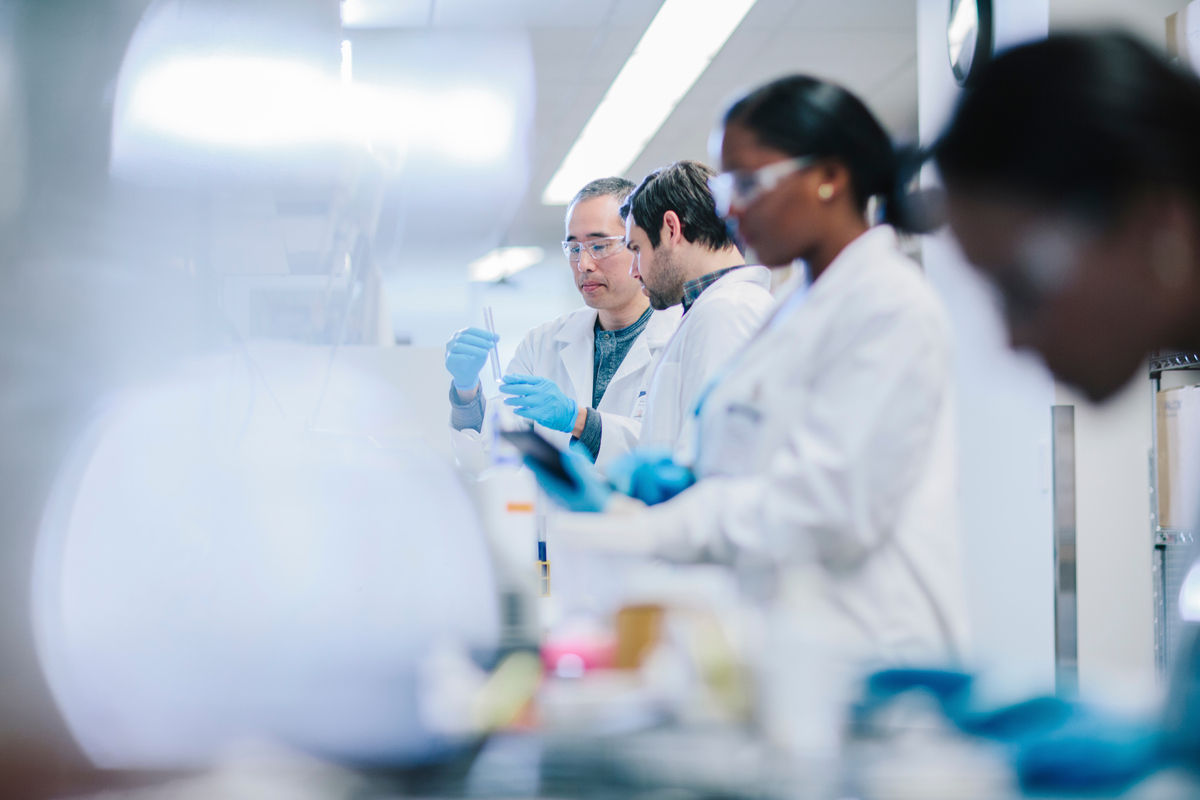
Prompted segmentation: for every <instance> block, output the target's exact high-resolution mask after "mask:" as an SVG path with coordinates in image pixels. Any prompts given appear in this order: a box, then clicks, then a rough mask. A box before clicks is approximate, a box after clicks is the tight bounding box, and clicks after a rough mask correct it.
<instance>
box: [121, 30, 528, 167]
mask: <svg viewBox="0 0 1200 800" xmlns="http://www.w3.org/2000/svg"><path fill="white" fill-rule="evenodd" d="M341 55H342V60H341V72H340V76H339V78H338V79H334V78H332V77H331V76H329V75H327V74H326V73H324V72H322V71H321V70H319V69H317V68H316V67H314V66H311V65H308V64H305V63H303V62H297V61H285V60H278V59H271V58H263V57H252V56H234V55H213V56H192V57H175V58H171V59H168V60H167V61H165V62H164V63H161V64H157V65H155V66H153V67H152V68H150V69H147V70H145V71H142V72H140V73H139V74H137V75H136V76H134V77H133V78H132V84H133V85H132V90H131V93H130V99H129V102H128V108H127V110H126V111H125V112H124V115H125V117H127V122H128V123H129V124H130V125H132V126H134V127H135V128H136V129H139V130H142V131H147V132H151V133H153V134H155V135H158V136H163V137H168V138H171V139H176V140H184V141H192V142H200V143H204V144H208V145H217V146H227V147H242V148H255V147H271V146H277V145H297V144H312V143H317V142H330V143H332V142H345V143H363V144H370V145H372V146H373V147H376V148H380V147H383V148H389V149H390V150H392V151H395V152H396V153H399V154H404V153H415V154H417V155H421V156H429V155H433V156H440V157H441V158H444V159H447V160H449V161H451V162H454V163H462V164H471V165H480V164H489V163H497V162H499V161H501V160H502V159H503V158H504V157H505V155H506V154H507V153H508V150H509V147H510V145H511V143H512V141H513V137H514V135H515V128H516V125H517V112H516V107H515V103H516V101H515V100H514V99H513V98H512V97H511V96H510V94H509V93H506V92H504V91H503V90H502V89H499V88H492V87H488V86H484V85H468V84H462V85H459V86H452V87H446V86H425V85H421V84H416V85H412V86H375V85H363V84H358V83H355V82H353V80H352V76H353V72H352V71H353V50H352V48H351V44H350V42H349V41H344V42H342V47H341ZM481 121H483V122H485V123H486V124H481Z"/></svg>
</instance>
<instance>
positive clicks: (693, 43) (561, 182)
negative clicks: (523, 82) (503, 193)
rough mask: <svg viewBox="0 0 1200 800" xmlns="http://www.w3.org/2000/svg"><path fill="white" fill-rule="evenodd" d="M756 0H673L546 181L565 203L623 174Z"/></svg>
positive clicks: (550, 199)
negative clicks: (599, 180)
mask: <svg viewBox="0 0 1200 800" xmlns="http://www.w3.org/2000/svg"><path fill="white" fill-rule="evenodd" d="M754 2H755V0H666V2H664V3H663V4H662V8H660V9H659V10H658V14H656V15H655V17H654V19H653V20H652V21H651V22H650V26H649V27H648V28H646V32H645V33H644V34H642V38H641V41H639V42H638V44H637V47H635V48H634V49H633V54H632V55H630V56H629V60H628V61H626V62H625V66H623V67H621V71H620V72H619V73H617V77H616V79H615V80H613V82H612V86H610V87H608V92H607V93H606V94H605V95H604V99H603V100H601V101H600V105H598V106H596V110H595V112H593V114H592V117H591V119H589V120H588V122H587V125H585V126H584V127H583V132H582V133H580V134H579V138H578V139H576V140H575V144H574V145H572V147H571V150H570V152H568V153H567V157H566V158H564V159H563V162H562V164H561V165H560V166H559V168H558V171H557V172H556V173H554V177H553V178H551V179H550V183H549V184H547V185H546V190H545V192H543V193H542V202H543V203H545V204H547V205H563V204H565V203H567V202H569V201H570V199H571V198H572V197H574V196H575V193H576V192H577V191H579V189H580V187H582V186H583V185H584V184H585V183H587V182H588V181H590V180H592V179H594V178H599V177H604V176H606V175H621V174H624V173H625V172H626V171H627V170H628V169H629V168H630V167H631V166H632V165H633V162H634V161H635V160H636V159H637V157H638V156H639V155H641V153H642V151H643V150H644V149H645V148H646V143H647V142H649V141H650V140H651V139H652V138H654V134H656V133H658V129H659V128H661V127H662V124H663V123H664V122H665V121H666V119H667V117H669V116H671V112H672V111H674V110H675V106H676V105H678V104H679V101H680V100H682V99H683V97H684V95H686V94H687V93H688V90H690V89H691V88H692V84H694V83H695V82H696V79H697V78H699V77H700V76H701V75H702V74H703V73H704V70H706V69H707V68H708V65H709V64H710V63H711V62H712V60H713V58H714V57H715V56H716V54H717V53H718V52H720V50H721V48H722V47H724V46H725V42H726V41H727V40H728V39H729V37H730V35H732V34H733V32H734V30H736V29H737V26H738V25H739V24H741V22H742V19H743V18H744V17H745V16H746V13H747V12H749V11H750V8H751V7H752V6H753V5H754Z"/></svg>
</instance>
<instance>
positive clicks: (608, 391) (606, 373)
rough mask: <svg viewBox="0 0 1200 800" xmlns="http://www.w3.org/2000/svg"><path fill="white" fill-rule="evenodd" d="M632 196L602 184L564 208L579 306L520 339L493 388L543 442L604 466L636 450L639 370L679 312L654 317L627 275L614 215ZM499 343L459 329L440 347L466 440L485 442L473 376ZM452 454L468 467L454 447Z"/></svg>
mask: <svg viewBox="0 0 1200 800" xmlns="http://www.w3.org/2000/svg"><path fill="white" fill-rule="evenodd" d="M633 189H634V184H633V183H631V182H630V181H627V180H625V179H624V178H602V179H599V180H595V181H592V182H591V183H589V184H588V185H587V186H585V187H583V189H581V190H580V191H579V193H578V194H577V195H576V196H575V198H574V199H573V200H572V201H571V204H570V205H569V206H568V207H567V218H566V240H565V241H564V242H563V243H562V247H563V253H564V255H565V256H566V259H567V263H568V265H569V266H570V268H571V274H572V277H573V278H574V280H575V285H576V287H577V288H578V289H579V293H580V295H581V296H582V297H583V301H584V303H585V304H586V308H581V309H578V310H576V311H572V312H570V313H569V314H565V315H563V316H561V317H558V318H557V319H553V320H551V321H549V322H547V323H545V324H543V325H540V326H538V327H537V328H534V329H533V330H532V331H530V332H529V333H528V334H526V335H525V338H524V339H523V340H522V341H521V343H520V345H518V346H517V351H516V354H515V355H514V356H513V359H512V361H511V362H510V363H509V365H508V369H507V370H506V371H505V375H504V379H503V382H502V383H501V385H500V391H501V392H503V393H504V394H505V395H507V396H508V397H507V398H506V399H505V401H504V402H505V404H506V405H508V406H510V407H511V408H512V409H513V411H514V412H515V413H516V414H517V415H518V416H521V417H524V418H526V419H529V420H532V421H533V422H534V423H535V424H536V425H537V426H538V428H539V432H540V433H541V434H542V435H543V436H545V437H546V438H547V439H550V440H551V441H552V442H554V443H555V444H557V445H558V446H559V447H566V446H567V444H568V442H569V441H574V440H578V441H580V442H582V443H583V445H584V446H585V447H586V448H587V450H588V452H589V453H591V455H592V457H593V459H594V460H596V462H597V463H598V464H602V465H603V464H605V463H608V462H609V461H611V460H613V459H615V458H617V457H619V456H621V455H623V454H625V453H627V452H629V451H630V450H631V449H632V448H633V446H634V445H635V444H636V443H637V440H638V436H639V434H640V432H641V418H642V415H643V413H644V410H645V409H644V400H643V399H642V398H644V395H645V392H644V384H645V382H646V381H645V378H646V377H647V376H646V371H647V370H648V369H649V367H650V365H651V364H652V363H653V361H654V358H655V356H656V355H657V354H658V351H659V350H661V349H662V348H663V347H664V346H665V345H666V343H667V341H668V339H670V337H671V334H672V333H673V332H674V330H675V327H676V325H677V324H678V322H679V312H678V310H677V309H676V310H674V311H666V312H655V311H653V310H652V309H651V308H650V306H649V302H648V301H647V299H646V296H645V295H644V294H643V293H642V285H641V283H640V282H639V281H638V280H637V279H635V278H634V277H633V276H632V275H631V274H630V268H631V266H632V262H633V254H632V253H631V252H630V251H629V250H628V249H627V248H626V247H625V223H624V221H623V220H622V218H621V214H620V212H619V210H620V207H621V203H622V202H624V200H625V198H626V197H627V196H628V195H629V193H630V192H631V191H632V190H633ZM496 341H497V339H496V337H495V336H494V335H493V334H491V333H489V332H487V331H485V330H482V329H480V328H465V329H463V330H461V331H458V332H457V333H456V334H454V336H453V337H452V338H451V339H450V341H449V343H447V345H446V369H447V370H448V371H449V372H450V375H451V378H452V382H451V383H452V385H451V389H450V403H451V414H450V421H451V425H452V426H453V427H454V429H455V430H457V431H459V433H460V435H461V437H465V439H467V440H468V441H481V440H483V436H482V432H483V428H484V418H485V414H484V399H483V393H482V391H481V386H480V381H479V373H480V371H481V370H482V369H483V366H484V364H485V363H486V361H487V358H488V351H489V349H490V348H492V347H494V346H495V343H496ZM639 400H641V402H639ZM456 450H457V451H458V453H459V460H460V461H465V460H467V459H465V458H464V448H463V447H461V446H459V443H458V442H456Z"/></svg>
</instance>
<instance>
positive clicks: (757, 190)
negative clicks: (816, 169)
mask: <svg viewBox="0 0 1200 800" xmlns="http://www.w3.org/2000/svg"><path fill="white" fill-rule="evenodd" d="M815 162H816V159H815V158H814V157H812V156H797V157H796V158H789V159H787V160H785V161H776V162H775V163H773V164H767V165H766V166H765V167H759V168H758V169H756V170H753V171H751V172H747V171H744V170H734V171H733V172H722V173H721V174H720V175H714V176H713V177H711V178H709V179H708V188H709V190H711V191H712V195H713V202H714V204H715V205H716V207H717V213H718V214H720V215H721V216H722V217H727V216H729V212H730V211H731V210H732V209H733V207H734V205H737V206H738V207H739V208H745V207H746V206H748V205H750V204H751V203H753V202H754V201H755V200H757V199H758V198H760V197H762V195H763V194H765V193H766V192H769V191H771V190H772V189H774V188H775V187H776V186H778V185H779V182H780V181H782V180H783V179H784V178H786V177H787V176H789V175H791V174H793V173H795V172H799V171H800V170H802V169H805V168H807V167H811V166H812V165H813V164H814V163H815Z"/></svg>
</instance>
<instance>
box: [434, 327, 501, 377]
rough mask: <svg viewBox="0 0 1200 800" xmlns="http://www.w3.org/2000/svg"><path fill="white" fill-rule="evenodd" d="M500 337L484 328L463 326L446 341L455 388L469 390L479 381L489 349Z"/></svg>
mask: <svg viewBox="0 0 1200 800" xmlns="http://www.w3.org/2000/svg"><path fill="white" fill-rule="evenodd" d="M497 341H499V337H498V336H496V335H495V334H494V333H489V332H488V331H485V330H483V329H482V328H463V329H462V330H461V331H459V332H458V333H456V334H454V335H453V336H451V337H450V341H448V342H446V369H447V370H448V371H449V372H450V376H451V378H452V381H451V382H452V383H453V384H454V388H455V389H458V390H459V391H460V392H469V391H471V390H472V389H474V388H475V386H476V385H477V384H478V383H479V372H480V370H482V369H483V365H484V364H486V363H487V360H488V351H489V350H491V349H492V348H493V347H495V346H496V342H497Z"/></svg>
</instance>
